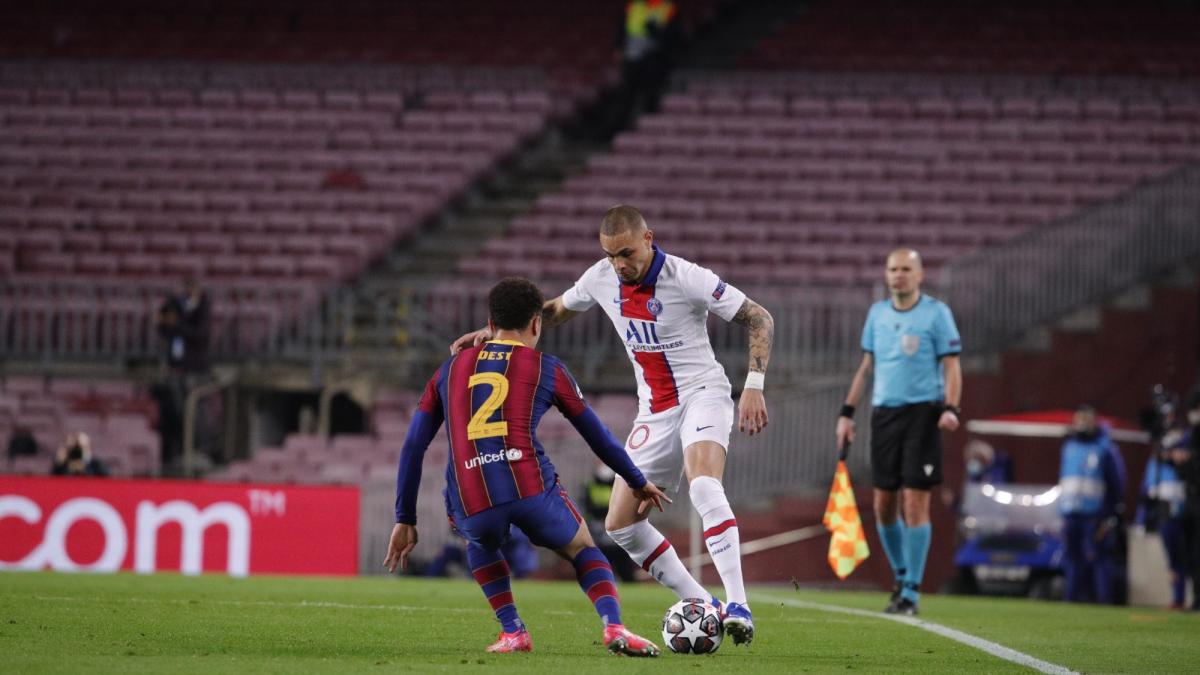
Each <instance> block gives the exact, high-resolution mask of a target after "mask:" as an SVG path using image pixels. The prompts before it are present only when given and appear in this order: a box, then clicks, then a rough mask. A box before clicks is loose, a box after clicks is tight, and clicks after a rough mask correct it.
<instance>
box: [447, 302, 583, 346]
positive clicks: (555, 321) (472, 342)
mask: <svg viewBox="0 0 1200 675" xmlns="http://www.w3.org/2000/svg"><path fill="white" fill-rule="evenodd" d="M577 314H579V312H575V311H572V310H569V309H567V308H566V306H565V305H563V301H562V296H561V295H560V296H558V297H557V298H554V299H553V300H547V301H546V303H545V304H544V305H542V326H544V327H547V328H548V327H550V326H558V325H561V324H564V323H566V322H567V321H569V320H570V319H571V318H572V317H574V316H575V315H577ZM491 339H492V331H491V329H489V328H488V327H487V326H484V327H483V328H480V329H479V330H473V331H471V332H470V333H467V334H466V335H463V336H462V337H460V338H458V339H457V340H455V341H454V342H453V343H451V344H450V354H451V356H453V355H454V354H457V353H459V352H461V351H462V350H464V349H466V348H468V347H475V346H478V345H481V344H483V343H484V342H486V341H488V340H491Z"/></svg>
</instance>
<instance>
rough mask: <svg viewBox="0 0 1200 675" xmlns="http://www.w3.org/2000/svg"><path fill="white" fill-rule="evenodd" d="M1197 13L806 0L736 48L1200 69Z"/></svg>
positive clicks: (1128, 7) (1135, 71)
mask: <svg viewBox="0 0 1200 675" xmlns="http://www.w3.org/2000/svg"><path fill="white" fill-rule="evenodd" d="M1197 30H1200V20H1198V19H1197V16H1196V13H1195V12H1194V10H1193V9H1190V8H1188V7H1187V6H1186V5H1178V4H1170V3H1141V4H1129V3H1111V2H1106V3H1093V4H1092V5H1089V6H1088V7H1087V8H1086V9H1085V8H1082V7H1080V6H1079V5H1076V4H1074V3H1066V2H1045V3H1037V4H1035V5H1018V6H1013V5H1012V4H1009V3H984V4H972V5H969V6H968V5H962V4H960V3H954V2H944V1H940V2H924V3H921V4H920V5H917V6H913V5H909V4H905V5H897V4H895V3H889V2H883V1H881V0H853V1H851V2H817V3H811V6H810V7H809V8H807V11H805V12H803V13H801V14H799V15H797V17H796V18H795V19H794V20H793V21H791V22H790V23H789V24H788V25H786V26H784V27H783V28H782V29H781V30H779V31H778V32H777V33H776V34H775V35H773V36H772V37H770V38H768V39H766V40H763V41H762V42H761V43H760V44H759V45H758V47H757V48H756V49H755V50H753V51H751V52H750V53H749V54H746V55H744V56H743V57H742V58H741V64H742V65H743V66H745V67H752V68H763V67H766V68H779V69H791V70H838V71H864V72H870V71H876V72H878V71H909V72H958V73H988V72H1012V73H1029V74H1063V73H1075V74H1084V73H1091V74H1102V75H1140V76H1184V77H1195V76H1197V75H1200V46H1198V45H1197V43H1196V41H1195V39H1194V36H1195V34H1196V32H1197Z"/></svg>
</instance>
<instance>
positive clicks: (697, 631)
mask: <svg viewBox="0 0 1200 675" xmlns="http://www.w3.org/2000/svg"><path fill="white" fill-rule="evenodd" d="M662 635H663V642H666V643H667V648H668V649H670V650H671V651H673V652H675V653H676V654H712V653H713V652H715V651H717V648H719V647H720V646H721V639H722V638H723V637H725V628H724V627H723V626H722V625H721V611H720V610H719V609H717V608H716V607H713V606H712V605H711V604H710V603H709V602H708V601H707V600H701V599H699V598H689V599H687V600H680V601H679V602H677V603H675V604H673V605H671V608H670V609H668V610H667V614H666V616H664V617H663V625H662Z"/></svg>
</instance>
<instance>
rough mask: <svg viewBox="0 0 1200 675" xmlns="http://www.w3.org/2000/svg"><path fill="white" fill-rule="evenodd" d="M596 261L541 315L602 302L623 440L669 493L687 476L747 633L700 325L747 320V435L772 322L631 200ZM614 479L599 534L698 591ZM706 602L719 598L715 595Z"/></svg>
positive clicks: (723, 414) (674, 586)
mask: <svg viewBox="0 0 1200 675" xmlns="http://www.w3.org/2000/svg"><path fill="white" fill-rule="evenodd" d="M600 247H601V248H602V249H603V250H604V254H605V258H604V259H603V260H600V261H599V262H597V263H596V264H595V265H592V266H591V267H590V268H589V269H588V270H587V271H586V272H584V273H583V276H581V277H580V278H579V280H578V281H576V282H575V285H574V286H572V287H571V288H570V289H569V290H568V291H567V292H565V293H563V294H562V295H561V296H559V297H557V298H554V299H553V300H549V301H547V302H546V305H545V308H544V309H543V317H544V318H543V322H544V324H545V325H546V326H554V325H558V324H561V323H563V322H565V321H567V320H568V319H570V318H572V317H573V316H575V315H576V314H579V313H581V312H584V311H586V310H588V309H589V308H591V307H592V306H594V305H600V307H601V308H602V309H603V310H604V312H605V313H606V314H608V317H609V319H611V320H612V322H613V326H614V327H615V328H616V329H617V332H618V334H619V335H620V336H621V338H622V339H623V340H624V341H625V350H626V352H627V353H628V354H629V359H630V361H632V362H633V369H634V372H635V373H636V375H637V381H638V398H639V409H638V417H637V419H636V420H635V421H634V424H633V431H631V432H630V434H629V439H628V440H627V441H626V443H625V447H626V450H627V451H628V452H629V455H630V456H631V457H632V458H633V461H634V463H635V464H637V466H638V468H639V469H640V470H641V471H642V473H643V474H645V476H646V479H647V480H649V481H651V482H653V483H654V484H655V485H658V486H660V487H661V488H662V489H663V490H665V491H668V492H672V491H675V490H678V487H679V479H680V476H681V475H686V476H687V479H688V492H689V495H690V497H691V500H692V504H693V505H694V507H695V508H696V510H697V511H698V512H699V514H700V517H701V519H702V521H703V523H704V540H705V544H706V545H707V547H708V551H709V554H711V555H712V558H713V563H714V565H715V566H716V568H717V572H718V573H719V574H720V576H721V581H722V583H723V584H724V586H725V594H726V604H725V605H724V606H723V607H722V614H723V615H724V618H725V630H726V631H727V632H728V633H729V634H730V636H731V637H732V638H733V641H734V644H742V643H749V642H750V641H751V640H752V639H753V638H754V622H753V619H752V617H751V614H750V608H749V606H748V605H747V602H746V590H745V585H744V584H743V581H742V567H741V548H740V542H739V535H738V528H737V521H736V520H735V519H734V516H733V511H732V510H731V509H730V507H729V501H728V499H726V497H725V488H724V486H723V485H722V483H721V479H722V475H723V474H724V471H725V459H726V454H727V451H728V448H729V434H730V431H731V428H732V426H733V420H734V406H733V400H732V398H731V387H730V384H729V379H728V378H727V377H726V376H725V370H724V368H722V367H721V365H720V364H719V363H718V362H717V359H716V356H715V355H714V353H713V349H712V345H711V344H710V342H709V339H708V329H707V327H706V324H707V318H708V314H709V312H712V313H714V314H716V315H717V316H719V317H721V318H722V319H724V320H726V321H733V322H736V323H739V324H742V325H744V326H746V327H747V329H748V330H749V333H750V372H749V374H748V375H747V377H746V383H745V386H744V387H743V390H742V396H741V399H740V400H739V403H738V411H737V417H738V428H739V429H741V430H742V431H744V432H746V433H748V434H751V435H753V434H756V433H758V432H760V431H762V430H763V429H764V428H765V427H766V426H767V405H766V400H765V399H764V398H763V379H764V377H765V374H766V370H767V362H768V361H769V360H770V356H771V341H772V338H773V335H774V321H773V319H772V318H771V315H770V313H769V312H767V310H765V309H763V308H762V307H761V306H760V305H758V304H757V303H756V302H754V301H753V300H751V299H749V298H747V297H746V295H745V294H744V293H742V292H741V291H740V290H738V289H737V288H734V287H733V286H731V285H729V284H727V283H726V282H724V281H722V280H721V279H720V277H718V276H717V275H716V274H714V273H713V272H712V271H710V270H708V269H706V268H704V267H700V266H699V265H696V264H694V263H691V262H689V261H687V260H684V259H682V258H678V257H676V256H673V255H668V254H666V253H664V252H663V251H662V250H660V249H659V248H658V247H657V246H655V245H654V233H653V232H651V231H650V229H649V228H647V226H646V221H645V219H644V218H643V217H642V214H641V213H639V212H638V210H637V209H635V208H633V207H631V206H614V207H613V208H611V209H609V210H608V211H607V212H606V213H605V214H604V217H603V219H602V220H601V224H600ZM489 338H490V335H489V334H488V332H487V329H481V330H479V331H475V332H473V333H469V334H467V335H464V336H462V337H461V338H459V339H458V340H457V341H455V343H454V344H453V345H452V346H451V351H452V352H457V351H458V350H459V349H461V348H463V347H466V346H470V345H472V344H479V343H480V342H482V341H483V340H486V339H489ZM638 506H639V504H638V500H637V499H636V498H635V497H634V496H633V492H632V490H631V489H630V488H629V486H628V485H626V484H625V482H624V481H622V480H621V479H620V478H618V479H617V481H616V484H615V485H614V487H613V493H612V498H611V500H610V501H609V511H608V517H607V519H606V520H605V523H604V526H605V529H606V530H607V531H608V534H609V535H610V536H611V537H612V538H613V540H614V541H616V542H617V543H618V544H619V545H620V546H621V548H623V549H624V550H625V552H626V553H628V554H629V557H630V558H632V559H633V561H634V562H636V563H638V564H640V565H641V566H642V567H643V568H644V569H645V570H646V571H647V572H649V573H650V574H651V576H653V577H654V578H655V579H657V580H658V581H659V582H661V583H662V584H663V585H665V586H667V587H668V588H670V589H671V590H673V591H675V593H676V594H677V595H678V596H679V597H680V598H681V599H683V598H704V597H708V593H707V591H705V590H704V587H703V586H701V585H700V584H699V583H698V582H697V581H696V580H695V579H694V578H693V577H692V576H691V574H689V573H688V571H687V568H686V567H684V565H683V562H682V561H680V559H679V555H678V554H677V553H676V552H675V549H674V547H672V546H671V544H670V542H668V541H667V539H666V537H664V536H663V535H662V533H660V532H659V531H658V530H657V529H655V528H654V526H653V525H651V524H650V522H649V520H648V517H649V515H650V513H649V510H646V512H645V513H639V511H638ZM713 601H714V604H717V605H718V606H721V605H720V603H719V602H718V601H717V600H716V599H715V598H713Z"/></svg>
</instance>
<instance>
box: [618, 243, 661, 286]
mask: <svg viewBox="0 0 1200 675" xmlns="http://www.w3.org/2000/svg"><path fill="white" fill-rule="evenodd" d="M651 248H653V249H654V260H652V261H650V269H648V270H646V277H645V278H644V279H642V281H641V283H627V282H625V281H622V282H621V283H622V284H624V285H625V286H653V285H654V284H656V283H658V273H659V272H661V271H662V268H663V263H665V262H667V254H666V253H663V251H662V249H660V248H659V247H658V245H657V244H651Z"/></svg>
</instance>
